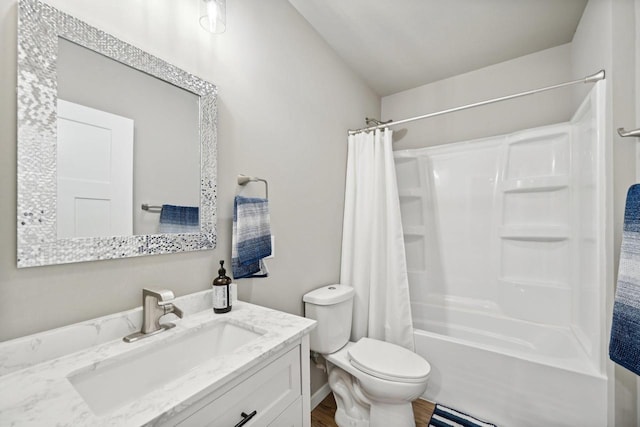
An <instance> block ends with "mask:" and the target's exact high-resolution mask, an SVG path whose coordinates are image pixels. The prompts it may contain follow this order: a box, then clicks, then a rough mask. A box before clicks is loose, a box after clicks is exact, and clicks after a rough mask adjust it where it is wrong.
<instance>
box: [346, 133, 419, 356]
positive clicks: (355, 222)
mask: <svg viewBox="0 0 640 427" xmlns="http://www.w3.org/2000/svg"><path fill="white" fill-rule="evenodd" d="M392 133H393V132H392V131H391V130H384V131H379V130H378V131H375V133H373V132H370V133H364V132H362V133H358V134H356V135H349V141H348V157H347V183H346V191H345V207H344V225H343V236H342V266H341V271H340V282H341V283H342V284H344V285H348V286H353V287H354V288H355V291H356V296H355V299H354V307H353V326H352V330H351V340H352V341H357V340H358V339H360V338H362V337H370V338H375V339H379V340H383V341H387V342H391V343H394V344H398V345H401V346H403V347H405V348H408V349H410V350H413V349H414V346H413V325H412V322H411V306H410V302H409V282H408V279H407V265H406V258H405V250H404V236H403V233H402V222H401V218H400V201H399V199H398V187H397V183H396V171H395V164H394V160H393V152H392V149H391V137H392Z"/></svg>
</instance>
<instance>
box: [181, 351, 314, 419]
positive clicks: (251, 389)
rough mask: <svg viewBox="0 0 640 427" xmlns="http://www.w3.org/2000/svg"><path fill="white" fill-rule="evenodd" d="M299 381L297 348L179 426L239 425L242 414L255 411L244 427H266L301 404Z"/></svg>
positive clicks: (298, 352)
mask: <svg viewBox="0 0 640 427" xmlns="http://www.w3.org/2000/svg"><path fill="white" fill-rule="evenodd" d="M300 381H301V380H300V347H295V348H294V349H292V350H291V351H289V352H288V353H286V354H285V355H283V356H282V357H280V358H278V359H276V360H275V361H273V362H272V363H270V364H269V365H267V366H265V367H264V368H263V369H261V370H260V371H258V372H256V373H255V374H254V375H252V376H251V377H249V378H247V379H246V380H245V381H243V382H241V383H240V384H238V385H237V386H235V387H234V388H232V389H231V390H229V391H228V392H227V393H225V394H223V395H222V396H220V397H219V398H217V399H216V400H214V401H213V402H211V403H209V404H208V405H206V406H204V407H203V408H202V409H200V410H199V411H197V412H196V413H194V414H193V415H191V416H190V417H189V418H187V419H185V420H183V421H182V422H181V423H179V424H178V425H180V426H194V427H202V426H211V427H229V426H234V425H236V424H237V423H239V422H240V421H242V419H243V415H242V413H245V414H251V413H252V412H253V411H256V414H255V415H254V416H253V417H252V418H251V420H249V421H247V422H246V424H245V426H246V427H257V426H267V425H269V423H271V422H272V421H273V420H274V419H275V418H276V417H277V416H279V414H281V413H283V411H284V410H285V409H287V408H288V407H289V406H291V404H292V403H294V402H295V401H296V400H300V396H301V393H302V392H301V382H300ZM299 412H300V414H302V411H301V410H300V411H299Z"/></svg>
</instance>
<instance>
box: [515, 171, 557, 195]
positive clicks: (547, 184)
mask: <svg viewBox="0 0 640 427" xmlns="http://www.w3.org/2000/svg"><path fill="white" fill-rule="evenodd" d="M568 186H569V175H554V176H537V177H532V178H518V179H509V180H506V181H505V182H504V189H503V191H504V192H505V193H528V192H534V191H536V192H537V191H555V190H560V189H562V188H567V187H568Z"/></svg>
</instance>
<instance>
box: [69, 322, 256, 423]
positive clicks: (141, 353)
mask: <svg viewBox="0 0 640 427" xmlns="http://www.w3.org/2000/svg"><path fill="white" fill-rule="evenodd" d="M265 332H266V331H265ZM265 332H256V330H255V328H252V327H251V326H249V325H247V324H242V323H239V322H233V323H231V322H229V321H226V320H216V321H212V322H208V323H207V324H205V325H204V326H203V327H201V328H198V329H197V330H194V331H186V332H182V333H178V334H175V335H174V336H168V337H167V338H166V339H164V340H160V341H159V342H157V343H154V344H153V345H147V346H144V347H142V348H140V349H134V348H132V351H130V352H127V353H126V354H124V355H119V356H114V357H111V358H107V359H105V360H104V361H101V362H99V363H98V364H95V365H92V366H90V367H86V368H83V369H80V370H79V371H76V372H74V373H72V374H71V375H69V376H68V377H67V379H68V380H69V382H71V384H72V385H73V386H74V387H75V389H76V390H77V391H78V393H80V395H81V396H82V398H83V399H84V400H85V401H86V403H87V404H88V405H89V407H90V408H91V410H92V411H93V412H94V413H95V414H96V415H103V414H106V413H109V412H111V411H112V410H114V409H116V408H118V407H120V406H122V405H124V404H126V403H129V402H132V401H134V400H137V399H139V398H140V397H142V396H143V395H145V394H147V393H149V392H152V391H154V390H156V389H158V388H159V387H161V386H163V385H164V384H167V383H169V382H170V381H173V380H175V379H177V378H179V377H181V376H182V375H184V374H186V373H187V372H188V371H189V370H190V369H192V368H193V367H195V366H198V365H200V364H202V363H204V362H207V361H209V360H211V359H212V358H215V357H221V356H224V355H227V354H230V353H232V352H233V351H234V350H236V349H237V348H239V347H242V346H243V345H245V344H247V343H249V342H251V341H253V340H255V339H256V338H258V337H260V336H261V335H263V334H264V333H265ZM158 336H160V335H158ZM141 343H143V341H138V342H137V343H132V344H127V345H131V346H132V347H134V346H136V345H137V344H141Z"/></svg>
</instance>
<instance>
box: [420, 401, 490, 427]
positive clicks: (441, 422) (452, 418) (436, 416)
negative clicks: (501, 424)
mask: <svg viewBox="0 0 640 427" xmlns="http://www.w3.org/2000/svg"><path fill="white" fill-rule="evenodd" d="M429 427H496V425H495V424H491V423H488V422H486V421H482V420H479V419H477V418H474V417H472V416H471V415H467V414H465V413H464V412H460V411H456V410H455V409H451V408H447V407H446V406H444V405H440V404H437V405H436V408H435V410H434V411H433V415H431V419H430V420H429Z"/></svg>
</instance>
